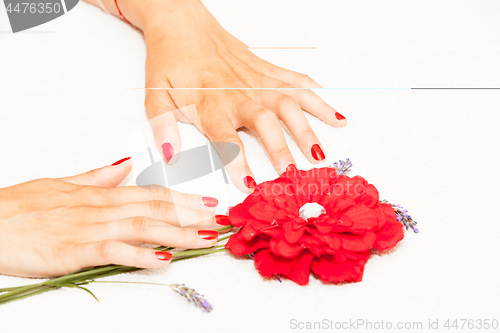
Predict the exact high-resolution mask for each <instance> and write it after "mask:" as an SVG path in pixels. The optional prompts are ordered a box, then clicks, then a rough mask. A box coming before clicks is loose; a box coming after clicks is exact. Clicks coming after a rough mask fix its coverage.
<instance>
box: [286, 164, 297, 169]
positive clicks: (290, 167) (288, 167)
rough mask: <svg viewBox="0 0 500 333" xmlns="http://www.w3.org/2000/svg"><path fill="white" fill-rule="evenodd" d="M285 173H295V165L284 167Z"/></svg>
mask: <svg viewBox="0 0 500 333" xmlns="http://www.w3.org/2000/svg"><path fill="white" fill-rule="evenodd" d="M286 171H297V167H296V166H295V164H290V165H289V166H287V167H286Z"/></svg>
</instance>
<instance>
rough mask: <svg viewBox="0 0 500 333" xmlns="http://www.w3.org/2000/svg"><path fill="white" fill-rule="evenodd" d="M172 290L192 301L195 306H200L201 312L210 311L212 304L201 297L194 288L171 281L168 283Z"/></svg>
mask: <svg viewBox="0 0 500 333" xmlns="http://www.w3.org/2000/svg"><path fill="white" fill-rule="evenodd" d="M170 288H172V290H173V291H175V292H176V293H178V294H179V295H181V296H182V297H184V298H185V299H187V300H188V302H190V303H193V304H194V305H195V306H196V307H198V308H200V309H201V310H202V311H203V312H207V313H208V312H210V311H212V305H211V304H210V303H209V302H208V301H207V300H206V299H205V298H203V295H200V294H198V293H197V292H196V290H194V289H191V288H188V287H186V286H185V285H184V284H176V283H173V284H171V285H170Z"/></svg>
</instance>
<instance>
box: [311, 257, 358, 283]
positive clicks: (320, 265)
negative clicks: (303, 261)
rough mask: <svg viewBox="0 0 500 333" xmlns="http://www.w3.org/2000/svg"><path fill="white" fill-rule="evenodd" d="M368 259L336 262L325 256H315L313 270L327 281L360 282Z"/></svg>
mask: <svg viewBox="0 0 500 333" xmlns="http://www.w3.org/2000/svg"><path fill="white" fill-rule="evenodd" d="M365 263H366V261H351V260H348V261H346V262H344V263H335V262H332V261H330V260H328V259H327V258H326V257H325V256H323V257H321V258H314V259H313V262H312V264H311V270H312V271H313V272H314V273H316V274H317V275H318V276H319V278H320V279H321V280H322V281H325V282H359V281H361V280H362V278H363V270H364V268H365Z"/></svg>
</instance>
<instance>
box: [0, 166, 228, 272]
mask: <svg viewBox="0 0 500 333" xmlns="http://www.w3.org/2000/svg"><path fill="white" fill-rule="evenodd" d="M119 162H120V161H119ZM131 169H132V162H131V160H130V159H126V160H122V161H121V163H118V162H117V163H115V164H114V165H111V166H107V167H104V168H101V169H97V170H93V171H90V172H88V173H85V174H81V175H78V176H74V177H69V178H61V179H39V180H34V181H30V182H27V183H23V184H19V185H15V186H12V187H8V188H2V189H0V253H1V254H2V256H1V259H0V273H1V274H8V275H16V276H30V277H52V276H60V275H64V274H68V273H71V272H74V271H77V270H80V269H82V268H85V267H91V266H99V265H106V264H118V265H127V266H134V267H141V268H156V267H162V266H166V265H168V264H169V263H170V259H171V257H172V256H171V254H170V253H168V252H158V251H155V250H153V249H150V248H144V247H137V246H135V245H139V244H144V243H149V244H160V245H164V246H172V247H181V248H206V247H211V246H213V245H214V244H215V243H216V242H217V238H218V233H217V231H213V230H210V229H216V228H219V227H220V226H219V225H217V224H216V221H215V218H214V212H213V211H214V207H215V206H216V205H217V200H216V199H214V198H209V197H202V196H199V195H195V194H183V193H178V192H174V191H170V190H168V189H144V188H140V187H116V186H117V185H119V184H120V183H121V182H122V181H123V180H124V179H125V177H126V176H127V175H128V174H129V173H130V171H131ZM187 224H190V225H189V227H184V228H182V227H180V226H185V225H187Z"/></svg>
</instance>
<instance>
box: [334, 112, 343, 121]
mask: <svg viewBox="0 0 500 333" xmlns="http://www.w3.org/2000/svg"><path fill="white" fill-rule="evenodd" d="M335 117H336V118H337V119H338V120H344V119H345V117H344V116H343V115H341V114H340V113H338V112H335Z"/></svg>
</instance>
